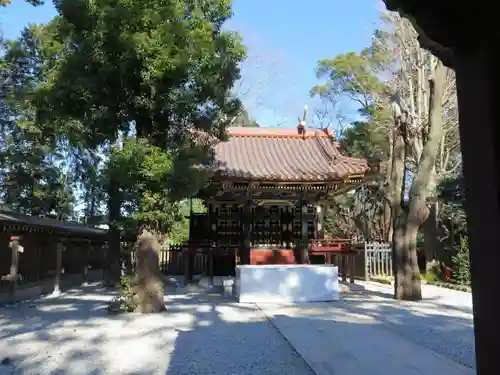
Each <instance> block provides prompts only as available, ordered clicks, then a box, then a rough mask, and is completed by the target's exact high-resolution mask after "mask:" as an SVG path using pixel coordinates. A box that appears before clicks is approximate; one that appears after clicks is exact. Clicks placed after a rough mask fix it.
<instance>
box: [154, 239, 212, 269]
mask: <svg viewBox="0 0 500 375" xmlns="http://www.w3.org/2000/svg"><path fill="white" fill-rule="evenodd" d="M160 268H161V271H162V272H163V273H164V274H169V275H183V274H184V254H183V252H182V246H181V245H170V246H169V247H168V248H165V249H162V250H161V252H160ZM206 268H207V261H206V256H205V254H202V253H197V254H196V255H195V256H194V264H193V274H195V275H197V274H203V273H206Z"/></svg>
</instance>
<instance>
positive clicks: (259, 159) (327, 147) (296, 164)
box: [214, 127, 370, 182]
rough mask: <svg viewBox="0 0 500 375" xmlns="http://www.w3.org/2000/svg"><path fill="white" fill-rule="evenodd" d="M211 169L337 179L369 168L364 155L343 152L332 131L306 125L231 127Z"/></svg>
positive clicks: (275, 177) (234, 174) (263, 176)
mask: <svg viewBox="0 0 500 375" xmlns="http://www.w3.org/2000/svg"><path fill="white" fill-rule="evenodd" d="M214 169H215V172H216V174H217V175H220V176H226V177H230V178H244V179H249V180H262V181H290V182H295V181H297V182H301V181H308V182H309V181H310V182H313V181H339V180H343V179H347V178H349V177H354V176H356V177H359V176H364V175H365V174H366V173H367V172H369V171H370V168H369V166H368V162H367V161H366V160H364V159H358V158H352V157H347V156H344V155H342V154H341V153H340V151H339V149H338V144H337V142H335V141H334V138H333V135H332V133H330V132H328V131H323V130H317V129H313V130H311V129H307V130H306V133H305V135H299V134H298V132H297V129H295V128H293V129H279V128H248V127H231V128H229V129H228V140H227V141H225V142H220V143H218V144H217V145H216V146H215V166H214Z"/></svg>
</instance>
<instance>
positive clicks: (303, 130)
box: [297, 104, 308, 139]
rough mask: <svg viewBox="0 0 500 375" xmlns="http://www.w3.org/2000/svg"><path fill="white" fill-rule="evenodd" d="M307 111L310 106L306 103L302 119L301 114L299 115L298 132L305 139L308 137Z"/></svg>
mask: <svg viewBox="0 0 500 375" xmlns="http://www.w3.org/2000/svg"><path fill="white" fill-rule="evenodd" d="M307 111H308V107H307V104H306V105H304V114H303V115H302V119H301V118H300V116H299V117H298V120H299V124H298V125H297V133H298V134H299V135H301V136H302V137H303V138H304V139H305V137H306V132H307V130H306V125H307V122H306V119H307Z"/></svg>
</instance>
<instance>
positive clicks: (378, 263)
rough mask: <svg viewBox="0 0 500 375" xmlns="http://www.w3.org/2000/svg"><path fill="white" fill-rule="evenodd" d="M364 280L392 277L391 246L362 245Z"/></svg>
mask: <svg viewBox="0 0 500 375" xmlns="http://www.w3.org/2000/svg"><path fill="white" fill-rule="evenodd" d="M364 266H365V279H367V280H369V279H370V278H372V277H392V276H393V269H392V246H391V244H390V243H385V242H366V243H365V244H364Z"/></svg>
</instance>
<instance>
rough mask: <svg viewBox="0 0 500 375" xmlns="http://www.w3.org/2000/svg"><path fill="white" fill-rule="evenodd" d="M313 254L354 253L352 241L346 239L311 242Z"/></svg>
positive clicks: (310, 247) (310, 249) (310, 246)
mask: <svg viewBox="0 0 500 375" xmlns="http://www.w3.org/2000/svg"><path fill="white" fill-rule="evenodd" d="M309 251H310V252H311V253H313V254H314V253H342V252H350V251H352V244H351V240H349V239H346V238H331V239H323V240H311V241H309Z"/></svg>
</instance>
